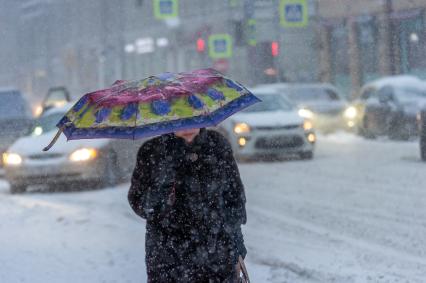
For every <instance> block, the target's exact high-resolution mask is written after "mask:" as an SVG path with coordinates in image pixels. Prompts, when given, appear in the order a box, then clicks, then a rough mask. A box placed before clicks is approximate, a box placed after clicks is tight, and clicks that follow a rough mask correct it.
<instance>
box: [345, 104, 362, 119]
mask: <svg viewBox="0 0 426 283" xmlns="http://www.w3.org/2000/svg"><path fill="white" fill-rule="evenodd" d="M343 116H345V118H347V119H355V118H356V116H358V110H357V109H356V108H355V107H354V106H349V107H348V108H346V110H345V112H343Z"/></svg>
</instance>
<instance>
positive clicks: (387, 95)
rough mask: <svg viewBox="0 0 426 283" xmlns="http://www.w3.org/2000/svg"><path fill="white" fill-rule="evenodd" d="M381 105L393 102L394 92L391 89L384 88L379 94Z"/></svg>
mask: <svg viewBox="0 0 426 283" xmlns="http://www.w3.org/2000/svg"><path fill="white" fill-rule="evenodd" d="M378 98H379V101H380V103H387V102H389V101H392V100H393V92H392V89H391V88H389V87H384V88H383V89H381V90H380V91H379V93H378Z"/></svg>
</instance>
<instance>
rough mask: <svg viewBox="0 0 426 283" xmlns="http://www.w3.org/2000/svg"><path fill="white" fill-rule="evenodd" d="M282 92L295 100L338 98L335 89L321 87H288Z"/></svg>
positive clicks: (330, 99)
mask: <svg viewBox="0 0 426 283" xmlns="http://www.w3.org/2000/svg"><path fill="white" fill-rule="evenodd" d="M284 93H285V94H286V95H287V96H288V97H289V98H290V99H291V100H292V101H295V102H303V101H334V100H339V95H338V94H337V93H336V92H335V91H333V90H331V89H327V88H321V87H290V88H288V89H285V90H284Z"/></svg>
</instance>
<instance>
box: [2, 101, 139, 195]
mask: <svg viewBox="0 0 426 283" xmlns="http://www.w3.org/2000/svg"><path fill="white" fill-rule="evenodd" d="M70 107H71V104H68V105H66V106H64V107H61V108H56V109H51V110H48V111H46V112H45V113H44V114H43V115H42V116H41V117H40V119H39V120H38V121H37V123H36V125H35V126H34V128H33V130H32V132H31V134H29V135H28V136H25V137H22V138H20V139H18V140H17V141H16V142H15V143H14V144H13V145H12V146H11V147H10V148H9V149H8V151H7V152H6V153H4V154H3V162H4V164H5V177H6V179H7V180H8V181H9V183H10V190H11V193H22V192H25V191H26V189H27V187H28V186H30V185H48V187H52V186H57V185H58V184H70V183H71V184H73V183H76V182H86V183H92V184H101V185H105V186H107V185H114V184H116V183H117V182H119V181H121V180H123V179H124V178H128V176H129V175H130V173H131V171H132V169H133V167H134V165H135V160H136V154H137V151H138V148H139V146H140V144H141V143H142V141H138V142H135V141H127V140H112V139H99V140H73V141H70V142H67V140H66V138H65V137H64V136H63V135H62V136H61V137H60V139H59V140H58V141H57V143H56V144H55V146H54V147H53V148H52V149H50V151H48V152H43V151H42V149H43V147H44V146H46V145H47V144H48V143H49V142H50V140H51V139H52V138H53V136H54V135H55V134H56V132H57V130H58V129H57V128H56V126H55V125H56V123H57V122H58V121H59V120H60V119H61V117H63V116H64V114H65V113H66V111H67V109H70Z"/></svg>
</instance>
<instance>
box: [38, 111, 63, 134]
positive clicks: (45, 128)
mask: <svg viewBox="0 0 426 283" xmlns="http://www.w3.org/2000/svg"><path fill="white" fill-rule="evenodd" d="M64 115H65V113H62V112H55V113H52V114H50V115H44V116H42V117H41V118H40V119H39V120H38V121H37V122H36V124H35V126H34V127H33V129H32V130H31V134H32V135H36V136H38V135H41V134H43V133H47V132H50V131H53V130H56V129H57V128H56V124H58V122H59V120H60V119H61V118H62V117H63V116H64Z"/></svg>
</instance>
